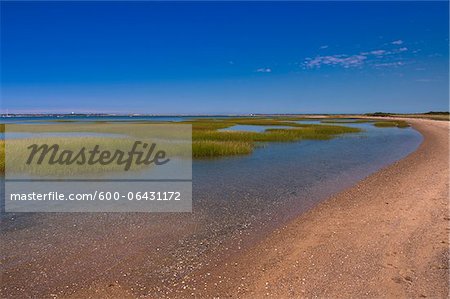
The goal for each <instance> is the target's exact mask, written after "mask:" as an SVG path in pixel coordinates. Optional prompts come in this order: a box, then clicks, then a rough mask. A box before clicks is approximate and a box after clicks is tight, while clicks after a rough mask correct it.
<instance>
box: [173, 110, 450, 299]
mask: <svg viewBox="0 0 450 299" xmlns="http://www.w3.org/2000/svg"><path fill="white" fill-rule="evenodd" d="M408 121H409V122H410V123H411V124H412V125H413V126H414V127H415V128H416V129H417V130H419V131H420V132H421V133H422V134H423V136H424V142H423V143H422V144H421V146H420V147H419V149H418V150H417V151H415V152H414V153H412V154H411V155H409V156H408V157H406V158H404V159H402V160H400V161H398V162H396V163H394V164H393V165H390V166H388V167H386V168H384V169H382V170H381V171H379V172H377V173H375V174H373V175H371V176H369V177H368V178H366V179H364V180H363V181H361V182H360V183H358V184H357V185H356V186H354V187H352V188H350V189H348V190H346V191H344V192H341V193H339V194H337V195H335V196H333V197H332V198H330V199H329V200H327V201H325V202H323V203H321V204H319V205H318V206H316V207H315V208H314V209H312V210H310V211H309V212H307V213H305V214H303V215H302V216H300V217H298V218H297V219H295V220H294V221H292V222H291V223H289V224H288V225H287V226H285V227H283V228H281V229H279V230H277V231H275V232H274V233H273V234H272V235H271V236H270V237H269V238H267V239H266V240H264V241H262V242H261V243H259V244H258V245H257V246H255V247H254V248H252V249H251V250H249V251H247V252H246V253H244V254H242V255H240V256H238V257H235V258H234V259H229V260H228V261H227V262H226V263H225V264H224V265H220V266H219V267H217V268H216V269H214V270H213V271H212V272H211V273H209V274H207V275H203V276H202V277H203V278H204V279H205V280H204V281H205V282H204V284H203V285H202V286H199V285H197V288H196V290H194V291H193V290H192V286H191V287H189V289H190V290H189V292H192V293H193V294H195V295H196V296H198V297H209V298H211V297H220V298H222V297H234V298H236V297H238V298H249V297H252V298H261V297H273V298H289V297H290V298H298V297H322V298H323V297H328V298H339V297H340V298H343V297H345V298H361V297H402V298H405V297H432V298H447V297H448V295H449V290H448V284H449V276H448V257H449V256H448V249H449V248H448V244H449V243H448V241H449V239H448V235H449V210H448V200H449V156H448V154H449V123H448V122H442V121H441V122H440V121H431V120H413V119H411V120H408ZM208 277H209V278H208ZM195 279H197V280H198V278H195ZM199 288H200V290H199ZM173 295H174V296H179V297H183V296H185V295H187V292H185V293H178V294H173Z"/></svg>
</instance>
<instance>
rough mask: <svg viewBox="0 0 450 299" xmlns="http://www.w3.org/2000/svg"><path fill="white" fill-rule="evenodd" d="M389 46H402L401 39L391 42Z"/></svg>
mask: <svg viewBox="0 0 450 299" xmlns="http://www.w3.org/2000/svg"><path fill="white" fill-rule="evenodd" d="M391 44H393V45H401V44H403V41H402V40H401V39H399V40H395V41H393V42H392V43H391Z"/></svg>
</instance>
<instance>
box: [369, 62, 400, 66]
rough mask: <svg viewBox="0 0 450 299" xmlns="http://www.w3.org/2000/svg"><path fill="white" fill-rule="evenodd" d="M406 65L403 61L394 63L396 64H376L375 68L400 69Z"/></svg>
mask: <svg viewBox="0 0 450 299" xmlns="http://www.w3.org/2000/svg"><path fill="white" fill-rule="evenodd" d="M403 65H405V63H404V62H403V61H394V62H384V63H375V64H374V66H375V67H399V66H403Z"/></svg>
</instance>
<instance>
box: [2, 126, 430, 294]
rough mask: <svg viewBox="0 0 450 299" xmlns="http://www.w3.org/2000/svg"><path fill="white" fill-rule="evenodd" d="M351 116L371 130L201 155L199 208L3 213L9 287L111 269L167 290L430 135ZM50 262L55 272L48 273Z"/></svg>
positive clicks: (148, 287) (70, 280) (50, 287)
mask: <svg viewBox="0 0 450 299" xmlns="http://www.w3.org/2000/svg"><path fill="white" fill-rule="evenodd" d="M177 119H179V118H177ZM313 123H316V122H314V121H313ZM346 125H348V126H353V127H359V128H362V129H363V130H364V131H363V132H361V133H357V134H347V135H342V136H340V137H337V138H335V139H332V140H325V141H323V140H320V141H316V140H306V141H301V142H292V143H267V144H261V146H259V147H258V148H256V150H255V151H254V153H253V154H251V155H248V156H239V157H227V158H220V159H205V160H195V161H194V162H193V212H192V213H166V214H150V213H34V214H33V213H23V214H12V213H7V214H3V215H2V223H1V228H2V232H1V234H2V235H1V238H2V240H3V244H5V245H4V246H7V248H3V250H2V252H3V261H4V263H3V265H2V267H3V274H4V277H6V278H7V280H8V281H7V283H8V284H9V285H10V287H11V289H10V290H9V291H8V292H7V293H8V294H9V295H20V293H18V292H16V291H15V290H18V289H24V290H25V294H29V295H33V296H35V297H42V296H45V295H48V294H51V293H57V292H58V291H61V290H62V291H70V289H71V288H73V289H74V290H75V289H76V288H77V286H78V285H81V284H83V282H84V281H86V280H89V279H98V277H102V278H101V281H100V283H102V282H103V280H104V281H105V283H106V282H107V281H118V282H119V284H120V285H122V286H124V287H126V288H131V287H132V288H133V289H134V290H136V294H137V295H143V296H145V295H149V294H152V296H158V294H160V293H158V292H160V291H161V281H164V285H171V284H172V283H174V282H176V281H178V280H179V279H180V278H182V277H184V276H185V275H189V274H190V273H192V272H193V271H203V270H205V271H206V269H208V267H211V266H213V265H214V264H216V263H220V262H221V261H223V260H224V259H226V258H227V257H228V256H230V255H233V254H238V253H239V252H240V251H241V250H244V249H245V248H246V247H248V246H251V245H252V244H254V243H255V242H257V241H258V240H260V239H261V238H263V237H264V236H266V235H267V234H269V233H270V232H271V231H273V229H274V228H276V227H278V226H280V225H282V224H284V223H286V222H287V221H289V220H291V219H293V218H294V217H297V216H298V215H299V214H301V213H302V212H304V211H306V210H308V209H310V208H312V207H313V206H314V205H315V204H317V203H319V202H321V201H323V200H325V199H326V198H327V197H329V196H330V195H332V194H334V193H336V192H339V191H342V190H343V189H345V188H348V187H350V186H352V185H353V184H355V183H356V182H358V181H359V180H361V179H363V178H364V177H366V176H368V175H370V174H371V173H373V172H375V171H377V170H379V169H380V168H382V167H385V166H387V165H389V164H391V163H393V162H395V161H397V160H399V159H401V158H403V157H405V156H406V155H408V154H409V153H411V152H413V151H414V150H415V149H416V148H417V147H418V146H419V145H420V143H421V141H422V136H421V135H420V134H419V133H418V132H417V131H415V130H414V129H412V128H406V129H399V128H376V127H374V126H373V125H372V124H370V123H363V124H346ZM241 129H243V128H241ZM247 129H251V128H247ZM74 240H75V241H74ZM125 244H126V245H125ZM2 246H3V245H2ZM98 248H102V251H99V250H98ZM43 251H45V255H43V254H42V252H43ZM80 252H83V255H80ZM48 257H51V259H49V258H48ZM67 260H71V261H73V262H72V263H67ZM62 264H64V265H65V266H64V267H61V265H62ZM43 267H45V269H46V271H48V272H49V273H53V275H51V276H49V277H46V278H45V279H43V278H41V277H39V274H37V273H41V272H40V271H42V268H43ZM124 273H126V275H125V276H124ZM23 277H27V279H26V281H25V280H24V279H23ZM62 285H64V286H65V285H67V286H69V287H68V288H67V289H65V290H63V289H60V286H62ZM142 286H145V288H143V287H142ZM163 291H164V290H163ZM30 292H33V293H30ZM22 295H23V293H22Z"/></svg>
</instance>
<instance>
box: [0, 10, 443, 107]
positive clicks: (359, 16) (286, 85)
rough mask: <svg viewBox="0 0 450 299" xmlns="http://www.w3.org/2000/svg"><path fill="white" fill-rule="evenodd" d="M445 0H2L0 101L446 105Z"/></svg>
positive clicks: (50, 103)
mask: <svg viewBox="0 0 450 299" xmlns="http://www.w3.org/2000/svg"><path fill="white" fill-rule="evenodd" d="M448 5H449V4H448V2H370V3H369V2H363V1H362V2H318V3H317V2H316V3H312V2H284V3H273V2H272V3H269V2H260V3H255V2H222V3H211V2H196V3H194V2H193V3H186V2H184V3H175V2H166V3H162V2H131V3H125V2H38V3H29V2H1V50H2V51H1V71H2V77H1V82H2V93H1V97H2V111H3V112H6V111H8V112H10V113H12V112H72V111H74V112H121V113H155V114H177V113H186V114H197V113H199V114H204V113H314V112H316V113H343V112H348V113H359V112H371V111H393V112H420V111H429V110H448V101H449V87H448V80H449V77H448V73H449V32H448V27H449V15H448V12H449V6H448Z"/></svg>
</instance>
